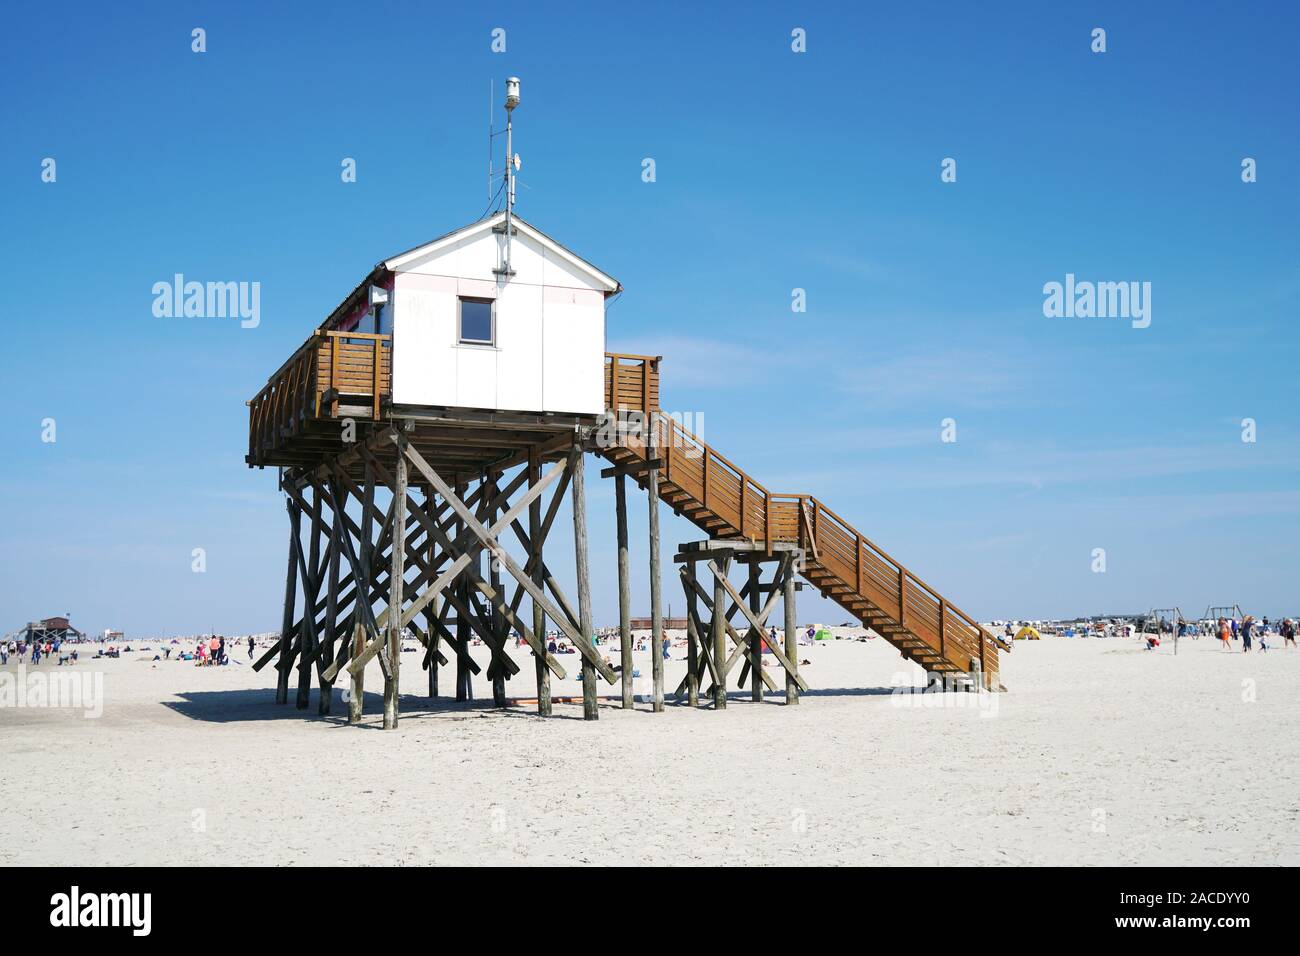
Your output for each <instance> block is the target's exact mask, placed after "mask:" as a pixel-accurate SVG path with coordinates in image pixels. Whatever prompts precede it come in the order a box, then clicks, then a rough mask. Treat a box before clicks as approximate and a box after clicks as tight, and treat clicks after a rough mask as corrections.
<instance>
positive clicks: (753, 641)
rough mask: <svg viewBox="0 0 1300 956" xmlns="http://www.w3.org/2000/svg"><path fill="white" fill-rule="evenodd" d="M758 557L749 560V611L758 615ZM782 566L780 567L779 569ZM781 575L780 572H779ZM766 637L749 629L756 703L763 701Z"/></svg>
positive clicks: (752, 680) (759, 602) (757, 631)
mask: <svg viewBox="0 0 1300 956" xmlns="http://www.w3.org/2000/svg"><path fill="white" fill-rule="evenodd" d="M756 557H757V556H756V555H750V559H749V609H750V610H751V611H753V612H754V613H755V614H757V613H758V612H759V611H760V610H762V606H763V605H762V600H761V598H762V595H761V594H760V593H759V589H758V588H759V577H760V574H761V571H762V568H761V567H760V565H759V563H758V561H757V560H755V558H756ZM779 567H780V565H778V568H779ZM777 573H778V574H779V573H780V572H779V570H778V572H777ZM765 636H766V635H765V634H764V633H763V632H762V631H760V630H759V629H758V628H756V627H754V626H753V625H752V624H751V625H750V628H749V679H750V682H751V683H750V690H749V699H750V700H752V701H753V702H754V703H760V702H762V700H763V679H762V673H763V638H764V637H765Z"/></svg>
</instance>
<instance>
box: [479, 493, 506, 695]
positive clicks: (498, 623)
mask: <svg viewBox="0 0 1300 956" xmlns="http://www.w3.org/2000/svg"><path fill="white" fill-rule="evenodd" d="M483 480H484V481H487V478H486V476H485V477H484V479H483ZM487 517H488V519H489V521H490V520H491V519H492V518H493V517H495V514H489V515H488V516H487ZM487 561H488V583H489V584H491V585H492V590H493V591H495V592H497V593H498V594H500V593H501V564H500V563H499V562H498V561H496V560H495V559H494V558H493V557H492V555H491V553H487ZM491 612H492V613H491V618H490V621H489V627H491V629H492V633H494V634H496V635H498V636H499V637H500V639H501V641H502V643H503V644H504V643H505V641H506V639H507V634H508V633H509V630H510V627H509V625H508V624H507V623H506V622H505V615H504V614H503V613H502V612H501V610H500V609H499V608H498V607H497V605H496V604H493V605H492V607H491ZM492 704H493V706H495V707H504V706H505V705H506V674H505V668H503V667H496V668H495V669H493V671H492Z"/></svg>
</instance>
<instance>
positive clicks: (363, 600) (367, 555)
mask: <svg viewBox="0 0 1300 956" xmlns="http://www.w3.org/2000/svg"><path fill="white" fill-rule="evenodd" d="M374 504H375V470H374V468H373V467H372V466H371V464H370V461H369V459H367V460H366V465H365V486H364V490H363V491H362V493H361V539H360V542H359V543H360V545H361V553H360V554H359V555H357V565H358V566H359V567H360V569H361V577H360V580H358V581H357V597H356V603H355V604H354V605H353V615H352V616H353V621H354V622H355V625H356V627H355V628H354V630H353V632H352V642H353V643H352V657H353V659H354V660H355V659H356V658H358V657H360V656H361V651H362V650H363V649H364V648H365V646H366V624H367V621H368V620H369V618H370V616H371V614H372V611H371V606H370V581H371V573H370V571H371V557H372V555H373V553H374V542H373V540H372V533H373V527H374V517H373V515H372V512H373V510H374ZM365 699H366V674H365V668H358V669H357V670H356V672H354V673H353V674H352V694H351V697H350V698H349V699H348V723H350V724H355V723H358V722H360V720H361V715H362V713H363V711H364V709H365Z"/></svg>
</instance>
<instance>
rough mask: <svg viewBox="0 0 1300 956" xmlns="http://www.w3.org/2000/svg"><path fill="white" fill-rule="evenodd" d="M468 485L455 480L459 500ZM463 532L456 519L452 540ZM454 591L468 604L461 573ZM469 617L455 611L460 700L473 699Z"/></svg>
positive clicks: (467, 590)
mask: <svg viewBox="0 0 1300 956" xmlns="http://www.w3.org/2000/svg"><path fill="white" fill-rule="evenodd" d="M467 487H468V486H467V485H466V484H465V483H464V482H459V481H458V482H456V487H455V492H456V497H457V498H459V499H460V500H461V501H464V500H465V489H466V488H467ZM464 533H465V522H464V521H462V520H459V519H457V521H456V533H455V534H454V535H452V539H453V540H457V539H459V538H460V536H461V535H462V534H464ZM452 587H453V589H454V590H455V592H456V597H457V598H458V599H459V601H460V605H461V607H468V606H469V581H468V579H466V578H465V576H464V575H463V574H462V575H461V578H460V580H459V581H457V582H456V583H455V584H453V585H452ZM469 630H470V629H469V619H468V618H466V617H465V615H464V614H462V613H461V611H460V610H459V609H457V611H456V699H457V700H460V701H465V700H473V699H474V675H473V673H472V672H471V670H470V666H469Z"/></svg>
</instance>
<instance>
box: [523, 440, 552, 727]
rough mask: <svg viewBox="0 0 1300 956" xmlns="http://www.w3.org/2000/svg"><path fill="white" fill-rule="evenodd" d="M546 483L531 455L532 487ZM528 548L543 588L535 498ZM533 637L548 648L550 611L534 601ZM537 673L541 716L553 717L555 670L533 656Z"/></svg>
mask: <svg viewBox="0 0 1300 956" xmlns="http://www.w3.org/2000/svg"><path fill="white" fill-rule="evenodd" d="M541 480H542V459H541V456H540V455H539V454H538V452H537V449H536V448H535V447H534V448H531V449H529V451H528V484H529V487H536V486H537V485H538V483H540V482H541ZM528 547H529V560H531V561H532V562H533V584H535V585H536V586H537V587H538V588H539V589H540V588H541V587H542V585H543V582H544V580H545V578H544V572H543V570H542V499H541V496H540V495H539V496H537V497H534V498H533V500H532V501H530V502H529V503H528ZM533 634H535V635H536V636H537V640H539V641H540V642H541V644H542V647H546V611H545V609H544V608H543V607H542V605H541V602H540V601H538V600H537V599H536V598H533ZM533 660H534V662H535V666H536V670H537V714H538V716H540V717H549V716H551V669H550V668H549V667H547V666H546V662H545V661H544V660H543V659H542V658H541V657H540V656H538V655H537V654H536V653H534V654H533Z"/></svg>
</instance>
